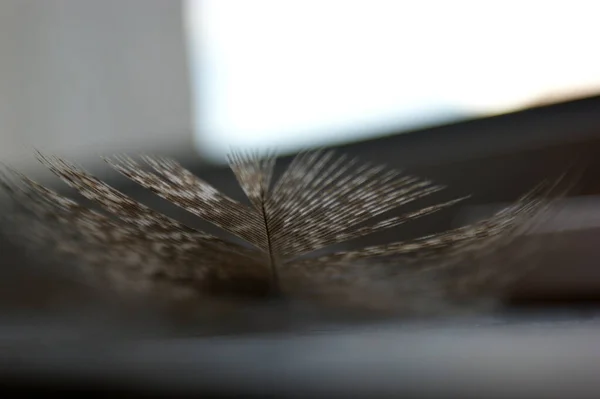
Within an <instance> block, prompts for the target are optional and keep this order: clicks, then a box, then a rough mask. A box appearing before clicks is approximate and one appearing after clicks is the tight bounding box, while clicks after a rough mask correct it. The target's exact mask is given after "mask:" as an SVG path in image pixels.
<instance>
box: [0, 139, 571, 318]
mask: <svg viewBox="0 0 600 399" xmlns="http://www.w3.org/2000/svg"><path fill="white" fill-rule="evenodd" d="M37 155H38V159H39V161H40V162H42V163H43V164H44V165H45V166H46V167H48V168H49V169H50V170H51V171H52V172H53V173H54V174H55V175H56V176H58V177H59V178H60V179H61V180H63V181H64V182H65V183H67V184H68V185H69V186H70V187H72V188H73V189H75V190H76V191H77V192H79V193H80V194H81V195H82V196H83V197H85V198H87V199H88V200H91V201H93V202H95V203H97V204H98V205H99V206H100V208H101V209H100V210H98V211H96V210H92V209H88V208H86V207H83V206H82V205H79V204H78V203H76V202H75V201H73V200H71V199H69V198H66V197H64V196H62V195H60V194H58V193H57V192H55V191H52V190H50V189H48V188H46V187H43V186H41V185H39V184H38V183H36V182H34V181H32V180H31V179H29V178H28V177H26V176H24V175H22V174H20V173H18V172H16V171H13V170H11V169H10V168H7V172H6V173H4V174H3V175H2V176H0V177H1V178H0V184H1V185H2V187H3V188H4V191H5V192H7V193H8V194H9V195H10V196H11V197H12V198H13V199H14V200H15V203H16V204H18V205H19V206H20V207H22V208H23V209H26V210H27V212H28V214H29V215H32V216H33V218H29V219H27V222H26V223H21V226H24V227H22V228H23V229H24V230H25V236H26V237H27V239H28V240H29V242H30V243H31V245H33V246H38V247H41V246H46V247H48V248H50V249H51V250H52V251H54V252H57V253H60V254H63V255H68V256H71V257H73V258H74V259H76V261H77V263H78V264H80V265H83V266H84V268H85V270H87V271H88V272H89V273H90V276H91V278H92V279H95V280H98V278H99V277H98V276H103V278H105V279H106V280H107V282H108V283H109V284H110V286H111V287H115V288H116V289H118V290H120V291H123V292H148V293H153V294H155V293H159V292H160V293H164V294H165V295H168V296H175V297H186V298H187V297H196V296H201V297H203V296H207V295H214V294H220V293H223V292H227V293H237V294H239V293H242V294H251V295H266V296H268V297H274V296H275V297H279V296H286V297H294V298H295V297H300V298H301V297H307V298H314V297H318V298H321V299H322V298H334V299H336V300H340V299H341V298H343V299H341V300H342V301H347V300H349V299H350V302H352V301H355V302H373V303H380V304H381V303H383V304H385V305H386V306H389V305H390V304H392V303H396V302H397V299H398V298H402V297H403V296H404V297H406V293H407V292H411V290H412V291H415V289H416V288H415V287H421V288H420V289H421V291H420V292H419V293H417V292H416V291H415V293H414V295H422V294H423V290H429V292H435V291H436V290H438V291H439V290H441V291H443V292H444V293H445V295H446V294H447V293H449V292H452V291H453V290H454V291H456V287H461V290H467V291H469V290H471V291H473V290H475V288H476V287H478V286H484V285H485V284H486V283H489V280H490V279H491V280H493V279H494V278H496V277H497V276H498V275H502V274H503V273H508V271H506V270H503V269H502V266H498V265H497V264H495V263H494V262H487V268H486V267H481V265H482V262H483V264H486V263H485V262H486V261H485V259H486V257H487V259H488V260H489V254H490V253H493V252H494V251H498V249H499V248H503V247H505V246H506V245H507V244H508V243H510V242H512V241H513V240H514V238H515V237H517V236H518V235H519V234H521V233H522V232H523V231H526V230H527V229H529V228H531V226H532V224H533V223H534V222H535V221H536V220H538V219H539V217H540V215H543V214H544V212H545V211H547V207H548V204H549V203H550V202H551V201H552V200H554V199H556V198H557V197H559V195H558V194H557V192H556V191H557V184H545V185H540V186H539V187H537V188H536V189H534V190H533V191H532V192H530V193H528V194H527V195H525V196H523V197H522V198H520V199H519V200H518V201H516V202H515V204H513V205H512V206H510V207H507V208H506V209H504V210H502V211H501V212H499V213H497V214H495V215H493V216H492V217H490V218H488V219H487V220H483V221H481V222H478V223H475V224H472V225H468V226H464V227H461V228H458V229H454V230H451V231H447V232H442V233H438V234H435V235H431V236H427V237H421V238H418V239H414V240H410V241H403V242H395V243H391V244H383V245H375V246H369V247H365V248H362V249H356V250H349V251H343V252H331V253H326V254H324V255H319V256H317V255H314V254H315V253H317V252H319V251H323V250H326V249H327V248H328V247H334V246H335V245H337V244H341V243H345V242H348V241H350V240H354V239H357V238H360V237H364V236H367V235H370V234H374V233H377V232H380V231H383V230H386V229H390V228H393V227H396V226H399V225H402V224H404V223H407V222H410V221H412V220H415V219H417V218H420V217H424V216H427V215H430V214H433V213H435V212H438V211H440V210H442V209H445V208H447V207H450V206H453V205H455V204H457V203H458V202H460V201H462V200H464V199H465V198H466V197H463V198H454V199H451V200H449V201H445V202H441V203H438V204H435V205H429V206H426V207H422V208H420V209H418V210H412V211H410V212H406V213H405V214H404V215H401V216H391V217H385V214H386V213H388V212H389V211H392V210H395V209H397V208H400V207H403V206H405V205H407V204H410V203H413V202H415V201H418V200H420V199H422V198H425V197H427V196H430V195H432V194H433V193H436V192H438V191H440V190H443V189H444V187H443V186H441V185H438V184H435V183H434V182H432V181H429V180H427V179H422V178H419V177H415V176H410V175H407V174H405V173H403V172H401V171H398V170H393V169H388V168H386V167H384V166H382V165H374V164H370V163H366V162H361V161H359V160H358V159H351V158H348V157H346V156H344V155H341V156H339V155H336V153H335V152H333V151H325V150H318V151H312V152H305V153H301V154H299V155H298V156H296V157H295V158H294V159H293V160H292V162H291V164H290V165H289V167H288V168H287V169H286V170H285V171H284V172H283V174H282V175H281V176H280V178H279V179H277V180H276V181H274V180H275V179H274V175H275V174H274V170H275V163H276V158H275V156H274V155H273V154H267V155H266V156H260V154H258V153H239V152H236V153H233V154H231V156H230V157H229V164H230V167H231V170H232V171H233V173H234V175H235V177H236V179H237V181H238V183H239V185H240V187H241V188H242V190H243V191H244V193H245V195H246V196H247V198H248V202H249V204H248V205H246V204H244V203H241V202H239V201H236V200H234V199H232V198H229V197H228V196H226V195H224V194H223V193H221V192H219V191H218V190H217V189H216V188H214V187H212V186H211V185H210V184H208V183H207V182H205V181H203V180H201V179H200V178H199V177H197V176H195V175H194V174H192V173H191V172H190V171H188V170H186V169H185V168H184V167H183V166H181V165H180V164H179V163H177V162H176V161H174V160H171V159H165V158H161V157H148V156H145V157H141V159H140V161H135V160H133V159H132V158H129V157H125V156H115V157H109V158H105V160H106V162H107V163H108V164H109V165H110V166H111V167H112V168H114V169H115V170H116V171H118V172H119V173H121V174H122V175H124V176H126V177H127V178H128V179H130V180H132V181H134V182H136V183H137V184H139V185H141V186H142V187H144V188H146V189H148V190H150V191H152V192H153V193H155V194H156V195H158V196H160V197H162V198H163V199H166V200H167V201H169V202H171V203H172V204H174V205H177V206H178V207H180V208H182V209H184V210H185V211H187V212H189V213H191V214H192V215H195V216H197V217H199V218H201V219H203V220H205V221H207V222H209V223H211V224H213V225H215V226H217V227H218V228H220V229H222V230H223V231H225V232H229V233H231V234H233V235H234V236H236V237H237V238H239V239H241V240H242V241H243V242H245V243H246V244H247V245H241V244H237V243H234V242H232V241H231V240H228V239H225V238H220V237H217V236H213V235H210V234H207V233H204V232H202V231H199V230H197V229H194V228H191V227H189V226H187V225H185V224H183V223H181V222H179V221H176V220H174V219H171V218H169V217H167V216H165V215H163V214H161V213H159V212H156V211H154V210H152V209H150V208H148V207H147V206H145V205H143V204H141V203H139V202H137V201H135V200H133V199H132V198H129V197H128V196H126V195H125V194H123V193H121V192H119V191H117V190H115V189H114V188H112V187H110V186H108V185H107V184H106V183H104V182H102V181H101V180H99V179H97V178H95V177H94V176H92V175H90V174H89V173H87V172H86V171H85V170H84V169H82V168H80V167H78V166H76V165H73V164H71V163H69V162H67V161H65V160H63V159H60V158H58V157H50V156H46V155H43V154H41V153H38V154H37ZM381 217H383V219H382V220H380V219H381ZM378 218H379V219H378ZM311 254H312V255H313V256H311ZM513 272H514V271H512V272H511V273H513ZM482 276H486V278H483V277H482ZM440 279H441V281H442V283H436V287H435V289H433V287H432V286H431V282H433V281H436V282H438V281H440ZM486 279H487V280H486Z"/></svg>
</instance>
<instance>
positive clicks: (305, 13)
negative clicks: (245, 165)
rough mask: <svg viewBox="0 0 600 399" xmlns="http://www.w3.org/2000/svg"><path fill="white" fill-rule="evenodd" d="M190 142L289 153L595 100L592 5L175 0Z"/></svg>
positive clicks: (598, 30)
mask: <svg viewBox="0 0 600 399" xmlns="http://www.w3.org/2000/svg"><path fill="white" fill-rule="evenodd" d="M186 12H187V19H188V35H189V39H190V50H191V57H192V59H191V65H192V73H193V78H194V81H195V84H194V90H193V91H194V95H195V105H196V118H197V120H196V127H197V145H198V148H199V150H200V151H201V152H202V153H203V154H204V155H205V156H208V157H210V158H213V159H216V160H223V159H224V156H225V154H226V153H227V152H229V149H230V146H234V147H236V148H239V149H245V148H252V149H265V148H273V147H275V148H277V149H278V150H281V151H288V150H296V149H299V148H302V147H306V146H312V145H319V144H326V143H339V142H345V141H348V140H350V139H355V138H365V137H369V136H372V135H374V134H378V132H384V131H387V130H390V129H395V130H402V129H407V128H414V127H420V126H425V125H429V124H435V123H438V122H444V121H450V120H459V119H463V118H467V117H473V116H483V115H492V114H497V113H503V112H507V111H512V110H516V109H519V108H521V107H523V106H526V105H527V104H529V103H531V102H533V101H536V100H538V99H540V100H541V99H543V98H544V97H546V96H550V95H553V94H554V93H556V92H561V93H567V94H568V93H569V92H573V91H577V90H586V91H590V90H592V91H593V90H599V91H600V56H599V55H598V53H597V51H595V47H596V43H595V42H596V38H597V37H599V36H600V25H599V24H597V21H596V19H597V17H596V15H597V14H596V7H595V4H594V2H589V1H577V0H575V1H571V2H544V1H541V0H536V1H533V0H530V1H527V0H519V1H516V0H507V1H504V2H494V3H489V2H481V1H475V0H470V1H468V0H459V1H452V2H447V1H443V0H438V1H432V0H429V1H427V0H425V1H419V2H402V1H384V0H368V1H367V0H354V1H345V0H286V1H281V0H253V1H246V0H188V8H187V11H186Z"/></svg>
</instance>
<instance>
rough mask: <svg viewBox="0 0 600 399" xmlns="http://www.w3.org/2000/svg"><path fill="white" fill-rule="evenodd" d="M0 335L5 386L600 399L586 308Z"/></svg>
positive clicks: (597, 330) (599, 320)
mask: <svg viewBox="0 0 600 399" xmlns="http://www.w3.org/2000/svg"><path fill="white" fill-rule="evenodd" d="M32 327H33V326H32V325H31V324H30V326H29V328H30V329H31V328H32ZM0 332H1V334H0V351H1V352H2V355H1V358H2V359H3V360H2V363H1V364H2V373H3V375H4V376H5V380H14V379H15V378H19V379H24V378H25V379H27V378H29V379H31V381H32V382H35V381H39V380H41V379H43V378H46V379H51V380H52V381H54V382H55V383H57V382H61V383H62V384H64V385H65V386H68V384H73V383H78V384H81V383H86V384H91V385H94V384H97V385H98V386H103V387H107V386H128V387H130V388H133V389H140V390H150V391H152V392H154V393H165V394H167V393H171V394H181V393H202V392H218V393H220V394H227V393H229V394H236V393H240V394H245V395H252V394H255V395H261V396H262V395H274V397H315V395H325V394H326V395H327V396H329V397H331V396H339V397H398V396H397V395H407V394H410V395H412V394H415V395H424V396H426V397H448V396H451V397H454V396H456V397H460V396H462V397H478V395H482V396H481V397H493V398H496V397H498V398H501V397H525V396H524V395H527V396H531V395H533V396H532V397H549V398H550V397H551V398H554V397H556V398H561V397H567V396H569V397H590V398H591V397H598V395H600V381H599V379H598V368H597V366H598V362H600V345H598V344H599V341H600V317H599V316H597V315H594V314H591V313H589V312H578V313H576V312H574V313H566V314H554V315H535V314H524V315H519V316H516V315H515V316H510V317H484V318H469V319H462V320H455V321H451V320H447V321H440V322H419V323H407V324H381V325H371V326H369V327H360V328H358V327H357V328H353V329H338V330H335V329H334V330H333V331H332V330H329V331H326V330H325V331H319V330H318V329H315V330H314V331H312V332H310V333H308V332H304V333H299V334H264V335H254V336H245V337H244V336H238V337H214V338H190V339H135V338H134V337H129V338H128V339H120V338H119V339H117V338H116V337H112V338H110V339H109V338H108V337H107V336H106V335H105V336H103V337H101V336H100V335H99V334H94V333H93V332H92V331H91V330H87V331H84V332H83V333H82V334H79V335H78V334H76V333H75V334H73V332H74V331H73V330H71V332H70V333H69V328H68V327H67V328H65V329H63V330H62V332H59V331H58V330H56V329H55V330H54V331H53V333H50V332H51V331H50V330H44V329H43V328H35V329H33V331H30V333H29V334H23V330H19V329H18V328H17V329H15V328H13V329H12V330H9V329H8V328H7V327H6V326H5V327H4V328H1V329H0ZM36 335H37V336H36Z"/></svg>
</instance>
